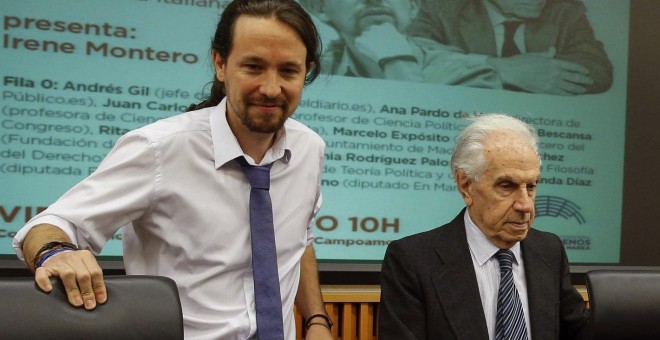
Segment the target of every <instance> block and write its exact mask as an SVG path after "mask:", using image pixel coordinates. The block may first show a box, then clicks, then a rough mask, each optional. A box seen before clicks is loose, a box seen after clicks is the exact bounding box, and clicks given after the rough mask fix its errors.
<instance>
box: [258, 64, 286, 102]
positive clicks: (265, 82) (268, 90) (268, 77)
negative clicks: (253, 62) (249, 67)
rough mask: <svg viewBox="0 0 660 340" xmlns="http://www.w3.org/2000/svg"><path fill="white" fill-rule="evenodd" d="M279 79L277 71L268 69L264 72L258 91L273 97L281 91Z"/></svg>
mask: <svg viewBox="0 0 660 340" xmlns="http://www.w3.org/2000/svg"><path fill="white" fill-rule="evenodd" d="M280 81H281V79H280V77H279V75H278V74H277V72H275V71H268V72H265V73H264V76H263V79H262V82H261V86H260V87H259V92H260V93H261V94H263V95H265V96H266V97H268V98H275V97H277V96H279V95H280V93H282V85H281V83H280Z"/></svg>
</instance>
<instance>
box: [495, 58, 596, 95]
mask: <svg viewBox="0 0 660 340" xmlns="http://www.w3.org/2000/svg"><path fill="white" fill-rule="evenodd" d="M554 54H555V49H554V48H551V49H550V50H549V51H548V52H545V53H526V54H520V55H516V56H513V57H508V58H489V59H488V63H489V64H490V65H491V66H493V67H494V68H495V70H496V71H497V73H498V74H499V76H500V78H501V79H502V82H503V83H504V84H509V85H514V86H517V87H519V88H521V89H523V90H526V91H529V92H533V93H547V94H557V95H575V94H582V93H585V92H586V87H587V86H589V85H591V84H593V80H592V79H591V77H589V70H588V69H586V68H585V67H584V66H582V65H579V64H576V63H573V62H569V61H565V60H559V59H554V58H553V57H554Z"/></svg>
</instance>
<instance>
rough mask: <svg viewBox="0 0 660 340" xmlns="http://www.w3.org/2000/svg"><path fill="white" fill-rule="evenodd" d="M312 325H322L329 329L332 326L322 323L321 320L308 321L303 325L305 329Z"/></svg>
mask: <svg viewBox="0 0 660 340" xmlns="http://www.w3.org/2000/svg"><path fill="white" fill-rule="evenodd" d="M314 325H319V326H323V327H325V328H327V329H328V330H329V331H331V330H332V328H330V326H328V325H327V324H325V323H322V322H310V323H308V324H307V326H305V327H306V328H307V329H309V327H312V326H314Z"/></svg>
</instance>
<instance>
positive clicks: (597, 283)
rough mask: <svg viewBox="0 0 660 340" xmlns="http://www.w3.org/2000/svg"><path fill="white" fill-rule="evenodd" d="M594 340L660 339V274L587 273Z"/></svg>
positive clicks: (646, 272) (650, 272) (651, 272)
mask: <svg viewBox="0 0 660 340" xmlns="http://www.w3.org/2000/svg"><path fill="white" fill-rule="evenodd" d="M586 276H587V292H588V294H589V306H590V309H591V321H590V327H591V332H592V334H593V339H599V340H614V339H626V340H629V339H660V271H637V270H635V271H632V270H594V271H590V272H587V275H586Z"/></svg>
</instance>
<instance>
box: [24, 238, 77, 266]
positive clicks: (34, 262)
mask: <svg viewBox="0 0 660 340" xmlns="http://www.w3.org/2000/svg"><path fill="white" fill-rule="evenodd" d="M55 247H60V248H64V249H71V250H78V247H77V246H76V245H75V244H73V243H69V242H64V241H53V242H48V243H46V244H44V245H43V246H41V248H39V250H37V253H36V254H34V259H33V260H32V265H33V266H34V269H37V268H39V266H37V264H38V263H42V261H40V257H43V256H41V255H42V253H43V252H45V251H47V250H50V249H53V248H55Z"/></svg>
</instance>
